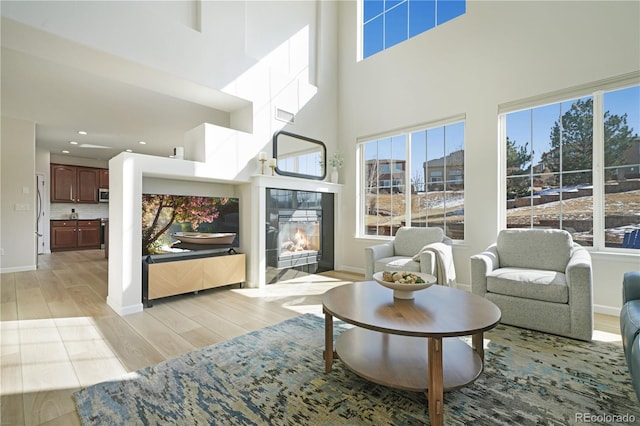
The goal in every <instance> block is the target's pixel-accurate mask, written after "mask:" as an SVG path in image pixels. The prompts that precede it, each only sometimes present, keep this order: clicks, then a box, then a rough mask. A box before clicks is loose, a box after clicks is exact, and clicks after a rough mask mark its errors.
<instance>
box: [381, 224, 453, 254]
mask: <svg viewBox="0 0 640 426" xmlns="http://www.w3.org/2000/svg"><path fill="white" fill-rule="evenodd" d="M443 237H444V231H443V230H442V228H405V227H402V228H400V229H398V231H397V232H396V236H395V239H394V243H393V247H394V254H395V255H396V256H408V257H413V256H415V255H416V253H418V252H420V250H422V247H424V246H425V245H426V244H429V243H436V242H437V243H439V242H441V241H442V239H443Z"/></svg>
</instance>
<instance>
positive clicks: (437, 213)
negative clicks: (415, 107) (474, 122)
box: [358, 118, 464, 240]
mask: <svg viewBox="0 0 640 426" xmlns="http://www.w3.org/2000/svg"><path fill="white" fill-rule="evenodd" d="M460 120H461V119H460V118H456V119H451V120H447V121H445V123H447V124H442V122H440V123H437V125H434V127H429V126H428V125H425V126H420V127H419V128H418V129H417V130H416V129H415V128H414V129H408V130H407V131H404V132H400V133H396V134H394V135H392V136H388V137H381V138H377V139H373V140H366V141H363V142H361V143H360V144H359V145H358V147H359V153H360V154H359V155H360V158H361V161H362V163H361V168H360V169H361V170H362V171H363V175H362V178H361V189H362V190H361V191H360V192H361V193H362V194H363V195H362V204H363V206H362V208H361V210H360V211H361V212H362V214H361V215H360V217H359V222H360V223H361V226H360V227H359V228H360V234H361V235H367V236H371V235H376V236H390V235H395V233H396V231H397V230H398V228H400V227H401V226H412V227H427V226H429V227H432V226H437V227H440V228H442V229H443V230H444V232H445V235H447V236H449V237H451V238H454V239H458V240H462V239H464V122H463V121H460Z"/></svg>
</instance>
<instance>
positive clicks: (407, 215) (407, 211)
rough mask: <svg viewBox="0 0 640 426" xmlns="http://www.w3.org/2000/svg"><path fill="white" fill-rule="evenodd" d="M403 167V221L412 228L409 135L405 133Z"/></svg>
mask: <svg viewBox="0 0 640 426" xmlns="http://www.w3.org/2000/svg"><path fill="white" fill-rule="evenodd" d="M404 140H405V145H404V152H405V162H404V164H405V167H404V220H405V223H407V224H408V225H409V226H413V224H412V221H411V193H412V188H413V186H412V185H411V172H412V170H411V158H412V157H411V133H407V134H406V137H405V138H404Z"/></svg>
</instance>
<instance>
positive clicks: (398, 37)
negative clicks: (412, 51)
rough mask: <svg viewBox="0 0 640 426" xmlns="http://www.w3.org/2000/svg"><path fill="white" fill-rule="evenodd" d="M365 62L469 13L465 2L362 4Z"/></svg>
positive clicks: (382, 0)
mask: <svg viewBox="0 0 640 426" xmlns="http://www.w3.org/2000/svg"><path fill="white" fill-rule="evenodd" d="M359 4H360V10H361V12H360V13H361V16H362V20H361V23H362V24H361V31H362V59H365V58H368V57H369V56H371V55H374V54H376V53H378V52H381V51H383V50H385V49H388V48H390V47H392V46H395V45H396V44H398V43H402V42H403V41H405V40H408V39H410V38H411V37H414V36H416V35H418V34H421V33H423V32H425V31H428V30H430V29H432V28H435V27H436V26H438V25H442V24H444V23H445V22H447V21H450V20H451V19H453V18H456V17H458V16H460V15H463V14H464V13H465V12H466V0H361V2H360V3H359Z"/></svg>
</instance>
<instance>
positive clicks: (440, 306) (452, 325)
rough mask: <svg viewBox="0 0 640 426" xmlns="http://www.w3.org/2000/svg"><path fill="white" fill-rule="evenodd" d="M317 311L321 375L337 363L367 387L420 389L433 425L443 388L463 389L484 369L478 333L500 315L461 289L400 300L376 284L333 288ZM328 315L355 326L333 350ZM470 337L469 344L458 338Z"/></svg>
mask: <svg viewBox="0 0 640 426" xmlns="http://www.w3.org/2000/svg"><path fill="white" fill-rule="evenodd" d="M322 309H323V312H324V314H325V352H324V359H325V370H326V371H327V372H329V371H331V366H332V365H333V361H334V359H340V360H341V361H342V362H343V363H344V364H345V366H346V367H347V368H349V369H350V370H352V371H353V372H354V373H356V374H358V375H359V376H361V377H363V378H365V379H367V380H370V381H372V382H375V383H379V384H381V385H385V386H390V387H394V388H399V389H405V390H409V391H419V392H426V393H427V401H428V407H429V419H430V421H431V424H432V425H441V424H443V422H444V416H443V407H442V406H443V403H444V399H443V393H444V391H445V390H453V389H457V388H460V387H462V386H465V385H468V384H469V383H472V382H473V381H474V380H475V379H477V378H478V376H479V375H480V373H481V372H482V369H483V364H484V351H483V346H482V343H483V335H484V332H485V331H487V330H490V329H492V328H493V327H495V326H496V325H497V324H498V322H499V321H500V316H501V313H500V309H499V308H498V307H497V306H496V305H494V304H493V303H492V302H490V301H488V300H486V299H484V298H482V297H480V296H477V295H475V294H471V293H469V292H466V291H463V290H458V289H455V288H451V287H445V286H441V285H433V286H431V287H429V288H427V289H424V290H420V291H417V292H415V298H414V299H410V300H403V299H394V297H393V291H392V290H390V289H387V288H384V287H382V286H381V285H379V284H377V283H376V282H374V281H365V282H358V283H353V284H345V285H342V286H339V287H334V288H332V289H331V290H329V291H327V292H326V293H325V295H324V298H323V301H322ZM333 317H336V318H339V319H341V320H342V321H344V322H347V323H350V324H353V325H355V326H356V327H353V328H351V329H349V330H347V331H345V332H343V333H342V334H341V335H340V336H339V337H338V339H337V340H336V342H335V351H334V343H333ZM469 335H470V336H471V343H472V344H471V346H469V345H468V344H466V343H465V342H463V341H462V340H460V339H458V338H457V337H458V336H469ZM450 337H452V338H450ZM443 353H445V356H444V357H443Z"/></svg>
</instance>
